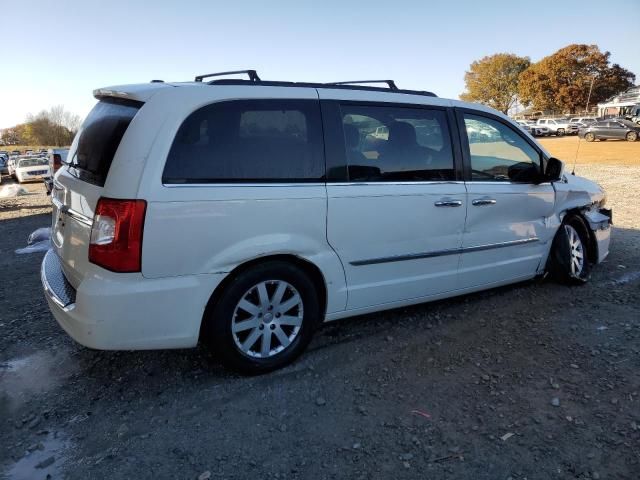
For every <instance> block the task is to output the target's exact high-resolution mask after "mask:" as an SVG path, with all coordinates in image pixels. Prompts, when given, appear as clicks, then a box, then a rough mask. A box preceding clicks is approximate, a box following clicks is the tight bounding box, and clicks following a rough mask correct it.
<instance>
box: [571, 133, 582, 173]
mask: <svg viewBox="0 0 640 480" xmlns="http://www.w3.org/2000/svg"><path fill="white" fill-rule="evenodd" d="M581 143H582V141H581V139H580V136H579V135H578V148H576V158H574V159H573V170H571V175H575V174H576V163H577V162H578V152H579V151H580V144H581Z"/></svg>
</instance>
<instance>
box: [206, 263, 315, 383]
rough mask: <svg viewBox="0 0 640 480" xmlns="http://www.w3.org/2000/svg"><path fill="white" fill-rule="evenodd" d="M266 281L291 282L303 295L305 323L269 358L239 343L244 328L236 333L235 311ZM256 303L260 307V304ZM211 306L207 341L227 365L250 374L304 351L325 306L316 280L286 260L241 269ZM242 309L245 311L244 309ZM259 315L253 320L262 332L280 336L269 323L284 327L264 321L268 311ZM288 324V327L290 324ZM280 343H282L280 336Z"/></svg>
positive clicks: (294, 357)
mask: <svg viewBox="0 0 640 480" xmlns="http://www.w3.org/2000/svg"><path fill="white" fill-rule="evenodd" d="M262 282H267V286H268V284H269V283H270V282H273V283H274V284H276V282H282V283H287V284H289V286H292V287H293V288H294V289H295V291H297V293H298V294H299V297H300V298H301V299H302V304H301V305H302V323H301V325H300V327H299V330H298V331H297V334H296V336H295V337H294V338H293V340H291V343H290V344H289V345H288V346H286V347H283V349H282V350H281V351H279V352H277V353H274V354H272V355H271V356H268V357H265V358H259V357H255V356H250V355H249V354H247V353H245V352H243V351H242V350H241V348H240V347H241V346H242V345H240V346H239V345H238V344H237V343H236V342H239V343H242V342H243V340H242V339H239V338H238V336H239V335H241V334H242V333H243V332H240V333H236V334H234V333H233V332H232V325H233V323H234V314H236V312H237V311H238V304H239V303H240V301H241V300H242V299H243V298H246V297H245V295H246V294H248V292H250V291H251V290H252V289H253V288H254V287H256V286H257V285H259V284H261V283H262ZM292 292H293V291H292ZM273 295H274V294H273V293H270V294H269V295H268V296H269V297H270V301H271V299H272V298H273ZM251 303H255V302H251ZM258 303H259V301H258ZM254 306H257V307H258V308H259V305H254ZM294 308H298V307H294ZM208 310H209V311H208V313H207V315H206V318H205V319H204V325H203V329H202V339H203V341H205V342H206V343H208V344H209V345H211V347H212V348H213V352H214V354H215V355H217V356H218V357H219V359H220V361H221V362H222V364H223V365H225V366H226V367H228V368H230V369H233V370H235V371H238V372H240V373H243V374H248V375H257V374H262V373H267V372H270V371H272V370H275V369H278V368H281V367H284V366H285V365H287V364H289V363H291V362H293V361H294V360H295V359H296V358H297V357H298V356H299V355H300V354H301V353H302V352H303V351H304V349H305V348H306V347H307V345H309V342H310V341H311V338H312V337H313V334H314V333H315V330H316V329H317V327H318V325H319V324H320V322H321V308H320V303H319V299H318V294H317V292H316V287H315V285H314V283H313V281H312V280H311V279H310V278H309V276H308V275H307V274H306V273H305V272H304V271H302V270H301V269H300V268H298V267H297V266H295V265H293V264H291V263H287V262H284V261H269V262H265V263H263V264H260V265H256V266H255V267H252V268H250V269H248V270H245V271H242V272H240V273H239V274H238V275H237V276H235V277H234V278H232V279H231V280H230V282H229V283H228V284H227V286H226V288H225V289H224V290H223V292H222V293H221V295H220V298H219V299H218V300H217V301H216V302H215V304H214V305H213V308H211V309H208ZM239 312H244V311H243V310H240V311H239ZM245 313H248V312H245ZM284 313H286V312H284ZM256 315H257V314H254V316H253V317H252V319H251V320H252V321H254V322H255V321H257V322H258V323H259V324H260V331H261V332H263V333H259V332H258V333H259V334H260V335H264V334H265V333H268V334H269V335H271V337H270V338H271V339H274V338H277V337H276V335H275V333H272V332H269V327H272V328H282V327H280V326H278V327H274V326H272V325H271V324H263V323H264V319H265V318H266V317H267V315H263V314H262V313H260V314H259V315H260V316H261V317H263V319H262V320H255V318H256ZM285 316H286V315H285ZM270 318H274V315H273V314H272V315H271V317H270ZM283 318H284V317H283ZM272 322H273V323H276V322H277V321H276V320H275V318H274V319H273V320H272ZM284 328H288V326H285V327H284ZM293 329H295V327H292V330H290V332H292V331H293ZM254 330H255V328H252V329H251V332H250V333H248V334H247V335H246V337H245V338H244V341H247V337H249V336H250V335H252V334H253V333H254ZM255 342H256V343H261V342H262V337H257V339H256V340H255ZM278 344H279V345H280V346H282V343H281V342H280V341H279V340H278ZM252 345H254V344H252ZM250 347H251V345H250ZM249 353H251V352H249ZM256 354H257V353H256Z"/></svg>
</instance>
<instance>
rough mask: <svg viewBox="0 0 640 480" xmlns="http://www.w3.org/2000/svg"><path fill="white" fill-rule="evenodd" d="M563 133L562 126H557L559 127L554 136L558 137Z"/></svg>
mask: <svg viewBox="0 0 640 480" xmlns="http://www.w3.org/2000/svg"><path fill="white" fill-rule="evenodd" d="M563 135H564V128H559V129H558V130H557V131H556V136H558V137H562V136H563Z"/></svg>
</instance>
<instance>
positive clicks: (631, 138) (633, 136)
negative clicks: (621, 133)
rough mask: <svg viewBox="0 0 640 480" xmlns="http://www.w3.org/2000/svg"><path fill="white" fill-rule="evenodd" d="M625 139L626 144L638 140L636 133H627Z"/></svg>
mask: <svg viewBox="0 0 640 480" xmlns="http://www.w3.org/2000/svg"><path fill="white" fill-rule="evenodd" d="M625 138H626V139H627V142H635V141H636V140H638V134H637V133H636V132H629V133H627V135H626V136H625Z"/></svg>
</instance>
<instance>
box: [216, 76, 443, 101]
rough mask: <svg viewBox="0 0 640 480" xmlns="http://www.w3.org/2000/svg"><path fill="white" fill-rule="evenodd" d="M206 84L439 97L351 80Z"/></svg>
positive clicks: (230, 81) (228, 79) (232, 81)
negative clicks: (353, 83)
mask: <svg viewBox="0 0 640 480" xmlns="http://www.w3.org/2000/svg"><path fill="white" fill-rule="evenodd" d="M385 82H387V80H385ZM344 83H346V84H344ZM206 85H254V86H263V87H300V88H331V89H341V90H366V91H370V92H385V93H389V92H390V93H405V94H408V95H424V96H426V97H437V95H436V94H435V93H432V92H427V91H424V90H405V89H402V88H397V87H396V88H395V89H394V88H386V87H373V86H368V85H352V84H350V82H338V83H310V82H283V81H274V80H245V79H238V78H221V79H219V80H211V81H209V82H206ZM387 85H388V84H387ZM394 85H395V83H394Z"/></svg>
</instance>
